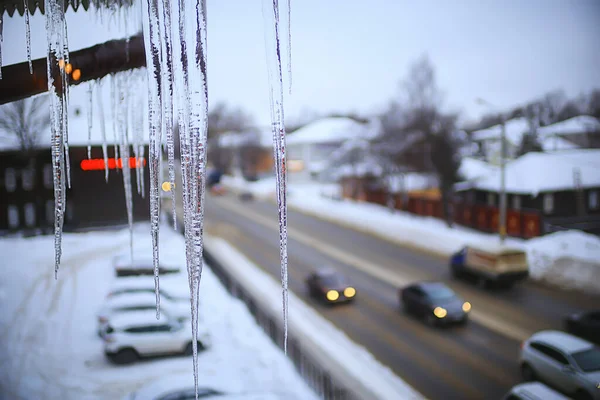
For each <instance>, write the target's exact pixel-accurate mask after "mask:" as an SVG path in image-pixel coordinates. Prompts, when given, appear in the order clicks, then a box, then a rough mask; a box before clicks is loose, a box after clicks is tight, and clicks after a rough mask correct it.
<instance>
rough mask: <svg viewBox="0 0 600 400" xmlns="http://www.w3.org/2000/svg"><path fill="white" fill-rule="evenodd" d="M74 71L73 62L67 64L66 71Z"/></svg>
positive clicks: (68, 72)
mask: <svg viewBox="0 0 600 400" xmlns="http://www.w3.org/2000/svg"><path fill="white" fill-rule="evenodd" d="M72 71H73V66H72V65H71V63H69V64H67V65H65V72H66V73H67V74H70V73H71V72H72Z"/></svg>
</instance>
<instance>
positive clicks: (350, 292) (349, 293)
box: [344, 287, 356, 297]
mask: <svg viewBox="0 0 600 400" xmlns="http://www.w3.org/2000/svg"><path fill="white" fill-rule="evenodd" d="M355 294H356V289H354V288H353V287H347V288H346V289H344V296H346V297H354V295H355Z"/></svg>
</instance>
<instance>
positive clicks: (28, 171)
mask: <svg viewBox="0 0 600 400" xmlns="http://www.w3.org/2000/svg"><path fill="white" fill-rule="evenodd" d="M33 178H34V169H33V168H32V167H28V168H25V169H24V170H22V171H21V181H22V183H23V189H24V190H32V189H33V184H34V179H33Z"/></svg>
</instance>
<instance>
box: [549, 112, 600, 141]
mask: <svg viewBox="0 0 600 400" xmlns="http://www.w3.org/2000/svg"><path fill="white" fill-rule="evenodd" d="M586 132H596V133H599V134H600V121H598V119H596V118H594V117H591V116H589V115H579V116H577V117H573V118H569V119H567V120H565V121H562V122H557V123H555V124H552V125H547V126H544V127H541V128H539V129H538V133H539V135H540V136H552V135H573V134H578V133H586Z"/></svg>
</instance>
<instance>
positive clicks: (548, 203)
mask: <svg viewBox="0 0 600 400" xmlns="http://www.w3.org/2000/svg"><path fill="white" fill-rule="evenodd" d="M553 211H554V196H553V195H552V193H546V194H545V195H544V213H546V214H551V213H552V212H553Z"/></svg>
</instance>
